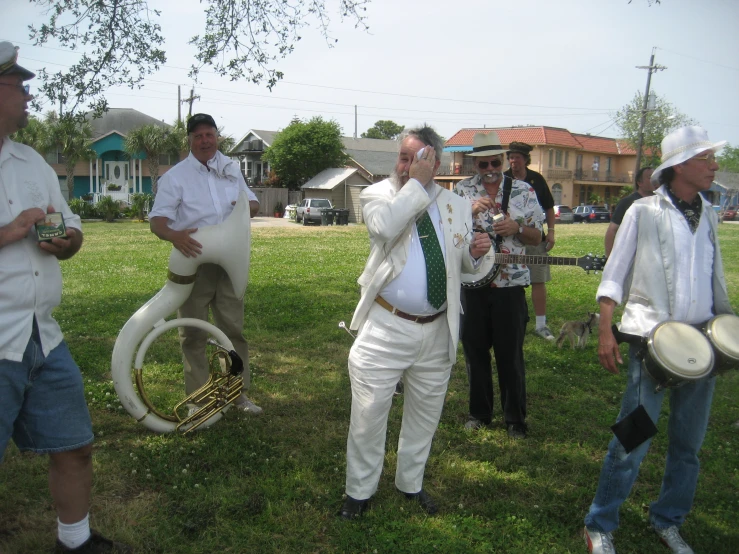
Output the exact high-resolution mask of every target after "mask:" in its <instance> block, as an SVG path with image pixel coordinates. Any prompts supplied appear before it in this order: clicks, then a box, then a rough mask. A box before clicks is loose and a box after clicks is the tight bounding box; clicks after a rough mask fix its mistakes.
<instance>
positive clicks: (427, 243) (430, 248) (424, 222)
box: [416, 212, 446, 309]
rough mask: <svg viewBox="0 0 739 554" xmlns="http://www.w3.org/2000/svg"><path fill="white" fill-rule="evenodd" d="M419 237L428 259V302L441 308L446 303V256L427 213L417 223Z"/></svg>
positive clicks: (424, 255)
mask: <svg viewBox="0 0 739 554" xmlns="http://www.w3.org/2000/svg"><path fill="white" fill-rule="evenodd" d="M416 227H417V228H418V237H419V238H420V239H421V248H423V257H424V258H426V287H427V289H428V293H427V294H428V301H429V304H431V305H432V306H433V307H434V308H437V309H438V308H440V307H441V305H442V304H444V302H446V267H445V266H444V255H443V254H442V252H441V245H440V244H439V238H438V237H437V236H436V229H434V224H433V223H431V218H430V217H429V213H428V212H425V213H424V214H423V217H422V218H421V219H419V220H418V221H417V222H416Z"/></svg>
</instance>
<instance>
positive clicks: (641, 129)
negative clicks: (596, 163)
mask: <svg viewBox="0 0 739 554" xmlns="http://www.w3.org/2000/svg"><path fill="white" fill-rule="evenodd" d="M656 49H657V47H656V46H654V47H652V57H651V58H649V65H637V66H636V68H637V69H646V70H648V71H647V90H646V92H645V93H644V102H642V108H641V121H640V122H639V145H638V146H637V148H636V168H635V169H634V175H636V174H637V172H638V171H639V169H641V151H642V146H643V145H644V125H645V124H646V122H647V112H648V111H649V107H648V103H649V85H650V84H651V82H652V73H656V72H657V71H662V70H664V69H667V68H666V67H665V66H663V65H655V64H654V51H655V50H656Z"/></svg>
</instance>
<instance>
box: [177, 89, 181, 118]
mask: <svg viewBox="0 0 739 554" xmlns="http://www.w3.org/2000/svg"><path fill="white" fill-rule="evenodd" d="M181 121H182V89H181V88H180V85H177V123H179V122H181Z"/></svg>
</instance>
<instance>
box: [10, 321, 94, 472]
mask: <svg viewBox="0 0 739 554" xmlns="http://www.w3.org/2000/svg"><path fill="white" fill-rule="evenodd" d="M11 437H12V438H13V442H15V444H16V446H17V447H18V448H19V449H20V450H23V451H25V450H30V451H31V452H36V453H37V454H50V453H57V452H66V451H68V450H76V449H77V448H81V447H83V446H85V445H87V444H90V443H91V442H92V440H93V434H92V422H91V421H90V412H89V411H88V410H87V402H86V401H85V391H84V387H83V385H82V374H81V373H80V369H79V367H77V364H75V363H74V360H73V359H72V355H71V354H70V352H69V348H67V344H66V343H65V342H64V341H62V342H61V343H60V344H59V345H58V346H57V347H56V348H54V349H53V350H52V351H51V352H49V355H48V356H44V353H43V351H42V349H41V339H40V338H39V333H38V327H37V326H36V322H35V321H34V324H33V333H32V334H31V338H30V339H29V340H28V345H27V346H26V351H25V353H24V354H23V360H22V361H20V362H14V361H11V360H0V458H2V455H3V452H5V447H6V446H7V444H8V440H9V439H10V438H11Z"/></svg>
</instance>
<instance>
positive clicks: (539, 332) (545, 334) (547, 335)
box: [534, 327, 554, 340]
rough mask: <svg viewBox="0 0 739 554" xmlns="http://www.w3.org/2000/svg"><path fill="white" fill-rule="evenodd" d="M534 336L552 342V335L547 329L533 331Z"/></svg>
mask: <svg viewBox="0 0 739 554" xmlns="http://www.w3.org/2000/svg"><path fill="white" fill-rule="evenodd" d="M534 334H536V335H537V336H539V337H541V338H543V339H546V340H554V335H553V334H552V332H551V331H550V330H549V327H541V328H540V329H534Z"/></svg>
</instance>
